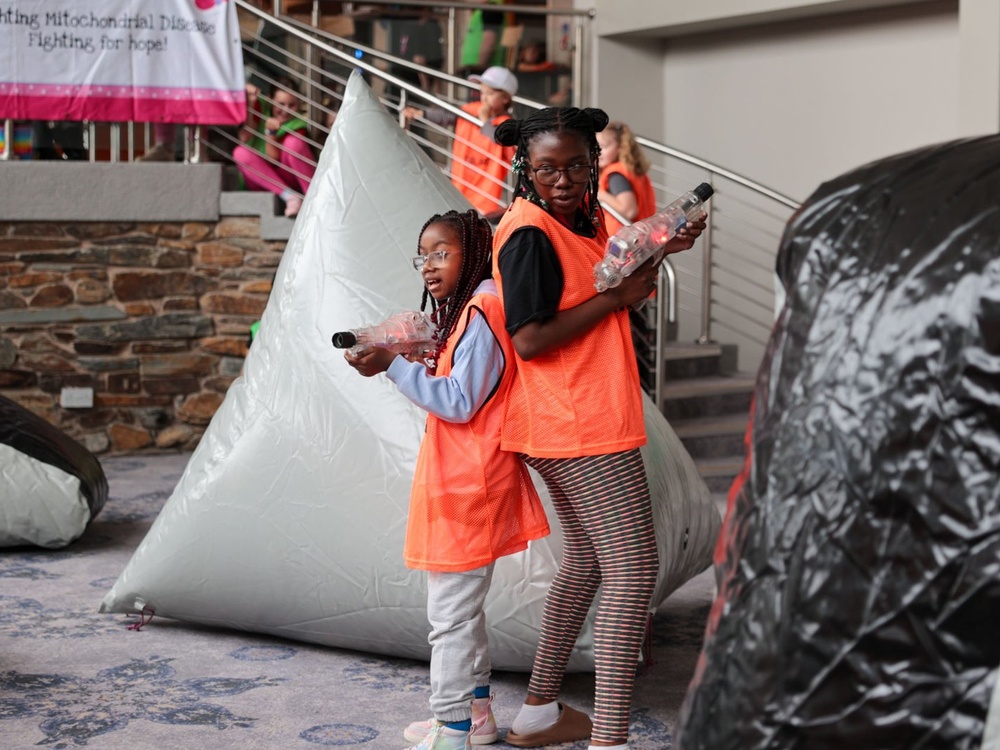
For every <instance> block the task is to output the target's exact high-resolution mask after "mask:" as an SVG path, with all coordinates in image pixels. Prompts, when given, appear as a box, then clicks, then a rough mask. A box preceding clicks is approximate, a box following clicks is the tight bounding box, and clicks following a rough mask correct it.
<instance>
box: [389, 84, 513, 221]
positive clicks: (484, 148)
mask: <svg viewBox="0 0 1000 750" xmlns="http://www.w3.org/2000/svg"><path fill="white" fill-rule="evenodd" d="M469 80H470V81H472V82H473V83H478V84H479V86H480V97H479V101H478V102H469V103H468V104H465V105H463V106H462V110H463V111H465V112H467V113H469V114H470V115H472V116H473V117H476V118H478V119H480V120H482V121H483V126H482V127H481V128H477V127H476V126H475V125H473V124H472V123H471V122H469V121H468V120H464V119H462V118H460V117H458V116H457V115H454V114H452V113H451V112H446V111H445V110H443V109H439V108H436V107H430V108H428V109H419V108H417V107H406V108H404V109H403V116H404V117H405V118H406V121H407V122H409V121H410V120H412V119H413V118H415V117H420V118H423V119H425V120H427V121H428V122H432V123H434V124H435V125H440V126H442V127H451V126H452V125H454V126H455V142H454V145H453V146H452V152H451V181H452V182H453V183H454V185H455V187H457V188H458V189H459V191H461V193H462V195H464V196H465V197H466V198H468V199H469V203H471V204H472V205H473V206H474V207H475V208H476V210H477V211H479V213H481V214H483V215H484V216H490V214H499V213H501V212H502V211H503V210H504V209H506V208H507V202H506V201H505V200H504V190H505V189H506V187H507V175H508V173H509V172H510V160H511V159H512V158H513V156H514V149H513V148H507V147H505V146H500V145H498V144H497V143H496V142H495V141H494V140H493V133H494V132H495V131H496V128H497V125H499V124H500V123H502V122H504V121H505V120H509V119H510V106H511V102H512V101H513V99H514V96H515V95H516V94H517V76H515V75H514V74H513V73H511V72H510V71H509V70H507V68H502V67H500V66H498V65H495V66H493V67H491V68H487V69H486V70H485V71H483V74H482V75H475V76H469Z"/></svg>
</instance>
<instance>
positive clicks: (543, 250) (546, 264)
mask: <svg viewBox="0 0 1000 750" xmlns="http://www.w3.org/2000/svg"><path fill="white" fill-rule="evenodd" d="M573 231H574V232H575V233H576V234H579V235H580V236H582V237H589V238H593V237H595V236H596V234H597V230H595V229H594V225H593V224H592V223H591V222H590V220H589V219H588V218H587V217H586V216H584V214H583V213H581V212H577V216H576V222H575V225H574V229H573ZM497 265H498V266H499V267H500V277H501V278H502V279H503V307H504V314H505V315H506V317H507V333H509V334H510V335H511V336H513V335H514V334H515V333H516V332H517V331H518V329H520V328H522V327H523V326H524V325H526V324H527V323H532V322H534V321H546V320H549V319H550V318H552V317H554V316H555V314H556V313H557V312H558V311H559V300H560V299H561V298H562V292H563V283H564V279H563V272H562V264H561V263H560V262H559V256H558V255H557V254H556V249H555V248H554V247H553V246H552V242H551V241H550V240H549V238H548V235H546V234H545V232H543V231H542V230H541V229H539V228H538V227H532V226H527V227H521V228H520V229H517V230H515V231H514V232H513V233H512V234H511V236H510V237H509V238H508V239H507V242H505V243H504V246H503V247H501V248H500V254H499V256H498V260H497Z"/></svg>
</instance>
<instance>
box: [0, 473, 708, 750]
mask: <svg viewBox="0 0 1000 750" xmlns="http://www.w3.org/2000/svg"><path fill="white" fill-rule="evenodd" d="M188 457H189V456H188V455H159V456H143V457H121V458H109V459H106V460H104V461H103V462H102V464H103V466H104V470H105V472H106V474H107V476H108V482H109V485H110V497H109V500H108V503H107V505H106V506H105V508H104V510H103V511H102V512H101V514H100V515H99V516H98V517H97V518H96V519H95V520H94V521H93V522H92V523H91V524H90V526H89V527H88V528H87V530H86V532H85V534H84V535H83V537H82V538H81V539H79V540H78V541H77V542H75V543H74V544H72V545H70V546H69V547H68V548H66V549H64V550H55V551H49V550H42V549H37V548H18V549H8V550H2V551H0V580H2V585H0V748H3V750H21V749H22V748H34V747H49V748H57V749H59V750H62V749H63V748H67V749H68V748H80V747H87V748H93V749H95V750H104V749H105V748H107V749H108V750H118V749H119V748H122V749H124V748H128V749H129V750H143V749H145V748H209V747H211V748H222V749H225V748H241V749H246V750H253V749H256V748H260V749H261V750H264V749H267V750H272V749H274V748H282V750H294V749H296V748H301V749H303V750H305V749H307V748H316V747H340V748H361V749H363V750H400V749H401V748H404V747H406V746H407V744H408V743H406V742H405V741H404V740H403V737H402V730H403V727H404V726H405V725H406V724H407V723H409V722H410V721H412V720H414V719H422V718H426V716H427V715H428V709H427V698H428V694H429V687H428V679H427V664H426V663H423V662H415V661H410V660H406V659H392V658H386V657H381V656H372V655H368V654H363V653H358V652H352V651H344V650H337V649H331V648H326V647H320V646H314V645H310V644H304V643H297V642H293V641H285V640H280V639H276V638H270V637H267V636H260V635H256V634H252V633H243V632H234V631H223V630H215V629H210V628H204V627H198V626H192V625H188V624H185V623H180V622H176V621H172V620H167V619H163V618H155V619H154V620H153V621H152V623H151V624H149V625H146V626H145V627H143V628H142V629H141V630H139V631H135V630H129V628H128V626H129V625H130V624H133V623H134V622H135V618H129V617H125V616H123V615H102V614H98V612H97V608H98V605H99V604H100V602H101V599H102V598H103V597H104V595H105V594H106V593H107V591H108V590H109V589H110V588H111V586H112V584H113V583H114V581H115V580H116V579H117V577H118V575H119V574H120V573H121V571H122V570H123V568H124V567H125V565H126V563H127V562H128V560H129V559H130V557H131V555H132V552H133V550H134V549H135V547H136V546H137V545H138V544H139V542H140V541H141V540H142V538H143V537H144V536H145V534H146V532H147V530H148V529H149V526H150V524H151V523H152V521H153V519H154V518H155V517H156V515H157V513H158V512H159V510H160V508H161V507H162V506H163V504H164V502H165V501H166V500H167V498H168V497H169V496H170V493H171V492H172V490H173V487H174V485H175V484H176V482H177V480H178V479H179V478H180V476H181V473H182V472H183V470H184V467H185V465H186V463H187V460H188ZM711 593H712V584H711V578H710V574H709V573H708V572H706V573H703V574H701V575H700V576H698V577H696V578H695V579H693V580H692V581H690V582H688V584H686V585H685V586H684V587H683V588H681V589H680V590H679V591H677V592H676V593H675V594H674V595H673V596H672V597H671V598H670V599H669V600H668V601H667V603H666V604H665V605H664V607H663V608H661V611H660V612H659V613H658V614H657V616H656V617H655V618H654V626H653V656H654V660H655V664H654V665H653V666H652V667H649V668H646V669H644V670H643V671H642V672H641V674H640V675H639V678H638V681H637V684H636V692H635V698H634V702H633V706H634V709H633V715H632V727H631V738H630V742H631V746H632V748H633V749H634V750H666V748H670V747H671V746H672V740H671V736H672V732H673V728H674V726H675V723H676V719H677V713H678V711H679V709H680V705H681V702H682V700H683V697H684V693H685V690H686V689H687V684H688V681H689V680H690V678H691V675H692V673H693V670H694V665H695V660H696V658H697V655H698V648H699V645H700V643H701V638H702V631H703V629H704V624H705V619H706V617H707V615H708V608H709V604H710V601H711ZM526 685H527V675H525V674H520V673H512V672H499V673H495V674H494V679H493V690H494V692H495V694H496V700H495V703H494V710H495V713H496V715H497V721H498V723H499V724H500V725H501V727H502V729H501V738H500V741H499V742H497V743H496V745H494V746H493V747H495V748H498V750H501V749H504V748H508V747H509V746H508V745H506V744H505V743H504V742H503V736H504V731H505V728H506V727H507V726H509V724H510V721H511V720H512V719H513V717H514V715H515V714H516V712H517V709H518V707H519V706H520V704H521V701H522V700H523V697H524V691H525V687H526ZM592 693H593V676H592V675H589V674H575V675H569V676H568V677H567V678H566V682H565V685H564V691H563V699H564V700H565V701H566V702H568V703H570V704H571V705H574V706H575V707H577V708H580V709H583V710H588V711H589V710H590V709H591V708H592V707H593V697H592ZM560 747H561V748H563V749H564V750H571V749H572V750H585V749H586V747H587V743H586V742H579V743H575V744H567V745H562V746H560Z"/></svg>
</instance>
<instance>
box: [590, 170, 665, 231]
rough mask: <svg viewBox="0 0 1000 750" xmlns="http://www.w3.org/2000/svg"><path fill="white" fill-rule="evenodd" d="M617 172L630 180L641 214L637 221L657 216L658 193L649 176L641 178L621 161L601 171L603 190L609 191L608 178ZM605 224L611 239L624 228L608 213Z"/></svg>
mask: <svg viewBox="0 0 1000 750" xmlns="http://www.w3.org/2000/svg"><path fill="white" fill-rule="evenodd" d="M616 172H617V173H618V174H620V175H621V176H622V177H624V178H625V179H626V180H628V181H629V184H630V185H631V186H632V192H633V193H634V194H635V202H636V206H638V209H639V212H638V213H637V214H636V215H635V221H641V220H642V219H648V218H649V217H650V216H652V215H653V214H655V213H656V191H655V190H654V189H653V183H652V182H651V181H650V179H649V175H642V176H641V177H640V176H639V175H637V174H635V173H634V172H632V171H630V170H629V168H628V167H626V166H625V165H624V164H623V163H622V162H620V161H616V162H615V163H614V164H609V165H608V166H606V167H605V168H604V169H602V170H601V179H600V185H599V187H600V188H601V190H607V189H608V178H610V177H611V175H613V174H615V173H616ZM604 224H605V226H606V227H607V228H608V236H609V237H610V236H611V235H612V234H614V233H615V232H617V231H618V230H619V229H621V228H622V223H621V222H620V221H618V219H616V218H615V217H614V216H612V215H611V214H608V213H606V214H604Z"/></svg>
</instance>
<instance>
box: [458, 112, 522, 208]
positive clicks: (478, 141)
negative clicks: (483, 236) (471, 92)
mask: <svg viewBox="0 0 1000 750" xmlns="http://www.w3.org/2000/svg"><path fill="white" fill-rule="evenodd" d="M462 109H463V110H465V111H466V112H468V113H469V114H470V115H472V116H473V117H479V102H469V103H468V104H466V105H464V106H463V107H462ZM509 119H510V115H499V116H498V117H494V118H493V119H492V120H491V122H492V123H493V124H494V125H499V124H500V123H501V122H503V121H504V120H509ZM487 154H489V156H487ZM491 157H493V158H491ZM513 157H514V148H513V147H510V146H501V145H500V144H498V143H494V142H493V141H491V140H490V139H489V138H487V137H486V136H484V135H483V134H482V133H480V132H479V128H478V127H477V126H475V125H473V124H472V123H471V122H469V121H468V120H463V119H462V118H461V117H459V118H458V122H456V123H455V144H454V146H453V147H452V150H451V181H452V182H453V183H454V184H455V187H457V188H458V189H459V190H460V191H461V192H462V195H464V196H465V197H466V198H468V199H469V203H471V204H472V205H473V206H474V207H475V208H476V210H477V211H479V212H480V213H483V214H488V213H491V212H493V211H498V210H499V209H501V208H503V207H504V202H503V200H502V196H503V191H504V184H505V183H506V181H507V173H508V172H509V171H510V160H511V159H512V158H513ZM497 159H499V162H498V161H496V160H497ZM482 172H485V173H486V174H488V175H489V176H490V177H493V178H494V179H496V180H499V184H498V183H496V182H494V181H493V180H491V179H489V177H486V176H485V175H483V174H481V173H482ZM470 185H472V186H473V187H469V186H470Z"/></svg>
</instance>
